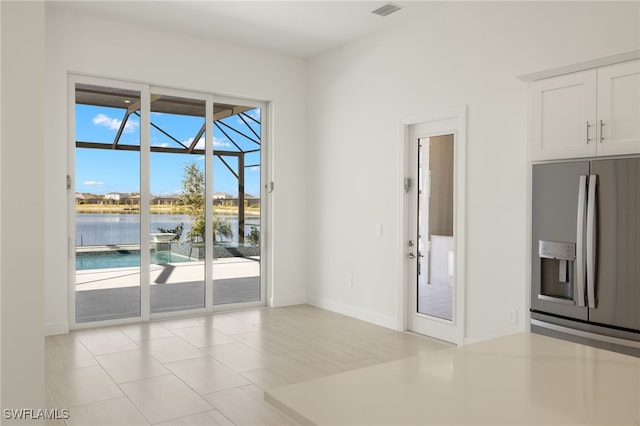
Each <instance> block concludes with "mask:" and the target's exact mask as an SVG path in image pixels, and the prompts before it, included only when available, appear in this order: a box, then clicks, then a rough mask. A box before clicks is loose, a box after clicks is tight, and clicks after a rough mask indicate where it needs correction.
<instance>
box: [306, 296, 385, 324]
mask: <svg viewBox="0 0 640 426" xmlns="http://www.w3.org/2000/svg"><path fill="white" fill-rule="evenodd" d="M307 303H308V304H310V305H313V306H317V307H318V308H322V309H326V310H328V311H332V312H337V313H339V314H342V315H346V316H349V317H352V318H356V319H359V320H362V321H366V322H370V323H372V324H376V325H379V326H381V327H385V328H389V329H391V330H397V319H396V318H394V317H393V316H388V315H381V314H379V313H377V312H374V311H369V310H366V309H359V308H354V307H353V306H351V305H345V304H343V303H339V302H334V301H331V300H327V299H323V298H320V297H315V296H312V297H308V298H307Z"/></svg>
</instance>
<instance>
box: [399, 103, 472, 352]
mask: <svg viewBox="0 0 640 426" xmlns="http://www.w3.org/2000/svg"><path fill="white" fill-rule="evenodd" d="M465 123H466V110H465V108H464V107H461V108H456V109H452V110H447V111H442V112H437V113H433V114H427V115H423V116H419V117H412V118H411V119H407V120H406V121H404V122H403V124H402V134H403V138H402V150H403V153H404V163H403V170H404V190H405V191H404V200H403V215H402V217H403V228H404V234H403V240H402V243H401V244H402V247H404V249H403V250H402V256H403V265H404V267H403V274H404V286H403V288H402V300H403V301H404V303H403V313H402V318H401V321H402V324H403V328H404V329H406V330H410V331H413V332H416V333H419V334H424V335H427V336H430V337H434V338H437V339H441V340H445V341H447V342H451V343H456V344H462V343H463V340H464V282H465V279H464V278H465V268H464V259H465V244H464V228H465V208H464V206H465V198H464V194H465V144H466V136H465V135H466V125H465Z"/></svg>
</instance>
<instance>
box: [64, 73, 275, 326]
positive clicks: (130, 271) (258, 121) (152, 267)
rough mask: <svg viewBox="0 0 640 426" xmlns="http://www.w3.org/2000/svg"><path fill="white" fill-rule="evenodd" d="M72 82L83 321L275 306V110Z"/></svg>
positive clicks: (75, 299) (74, 227) (75, 307)
mask: <svg viewBox="0 0 640 426" xmlns="http://www.w3.org/2000/svg"><path fill="white" fill-rule="evenodd" d="M72 81H73V85H72V86H73V94H72V99H73V102H72V103H73V106H72V117H73V135H74V136H73V150H72V152H71V156H72V158H73V161H72V164H74V169H73V170H71V171H70V176H72V178H70V182H74V184H73V185H71V184H70V185H69V189H70V190H72V189H73V191H74V193H75V196H74V200H73V208H72V219H71V220H70V228H71V236H70V240H71V241H73V242H74V244H73V247H74V250H72V253H71V254H72V262H71V266H70V269H71V270H72V271H73V273H72V281H73V282H72V287H73V291H72V292H71V293H72V324H82V323H92V322H96V321H111V320H115V321H120V320H124V319H127V318H142V319H148V318H149V317H150V316H151V315H156V316H157V315H163V314H167V313H171V312H185V311H195V310H200V311H211V310H213V307H214V305H217V306H220V305H225V306H230V305H234V306H237V305H239V304H241V305H242V306H256V305H261V304H264V300H266V297H265V286H264V283H263V280H262V277H263V275H264V274H263V273H262V270H263V268H262V262H261V259H263V256H262V255H263V253H262V248H263V244H262V243H261V241H260V233H261V232H260V231H261V230H262V229H263V225H264V223H266V222H265V217H264V215H263V214H261V205H262V195H263V194H262V182H263V181H264V172H265V170H264V167H262V158H263V155H264V150H263V147H264V143H263V142H264V141H263V139H264V138H263V135H264V134H265V132H264V129H263V126H262V117H263V115H264V109H265V106H264V105H263V104H261V103H258V102H250V101H237V102H236V101H234V100H229V99H224V100H220V101H218V99H217V98H215V97H214V96H213V95H208V94H201V93H192V92H183V91H177V90H174V89H164V88H158V87H151V86H148V85H144V84H137V85H136V84H133V83H124V82H113V81H103V80H99V79H92V78H88V77H86V78H82V77H76V78H72ZM72 186H73V188H72Z"/></svg>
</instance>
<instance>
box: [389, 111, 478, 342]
mask: <svg viewBox="0 0 640 426" xmlns="http://www.w3.org/2000/svg"><path fill="white" fill-rule="evenodd" d="M417 125H420V126H421V128H424V129H427V131H428V133H429V134H425V135H424V136H435V135H441V134H454V135H455V139H454V140H455V142H454V201H453V211H454V220H453V229H454V232H453V233H454V252H455V260H454V285H453V288H454V301H455V302H454V306H453V316H454V320H453V321H452V322H450V321H442V320H440V321H438V320H436V319H434V320H433V321H431V323H432V324H433V327H432V332H430V335H431V337H434V338H438V339H442V340H446V341H450V342H452V343H455V344H457V345H462V344H463V343H464V335H465V284H466V267H465V266H466V146H467V137H466V127H467V111H466V106H459V107H454V108H449V109H445V110H439V111H434V112H431V113H426V114H420V115H414V116H410V117H405V118H404V119H402V120H401V121H400V138H399V155H398V158H399V162H400V164H399V166H400V167H399V170H400V178H399V182H401V183H402V190H401V191H400V194H401V195H400V197H399V202H398V206H399V207H398V217H399V218H400V220H399V224H400V229H399V232H398V241H397V244H398V251H397V252H398V256H399V259H398V264H399V265H400V266H399V282H400V283H401V285H400V286H399V297H398V301H399V307H398V312H399V317H398V324H399V328H400V329H401V330H407V329H408V325H409V316H410V315H413V313H414V311H415V308H412V307H411V306H410V299H411V295H412V293H411V292H412V286H413V285H414V283H415V280H416V274H415V269H414V268H413V267H412V266H415V261H409V259H408V254H409V252H410V247H409V246H408V241H409V240H411V239H414V237H413V236H411V235H410V232H411V226H410V223H409V217H410V216H409V213H410V212H409V209H410V205H411V204H410V202H409V200H410V197H411V195H412V194H415V193H414V192H413V190H411V191H409V192H407V191H406V190H405V189H404V184H405V179H406V178H407V177H409V172H410V168H409V158H410V155H411V152H410V149H411V146H412V144H411V136H410V135H411V130H412V128H413V127H414V126H417Z"/></svg>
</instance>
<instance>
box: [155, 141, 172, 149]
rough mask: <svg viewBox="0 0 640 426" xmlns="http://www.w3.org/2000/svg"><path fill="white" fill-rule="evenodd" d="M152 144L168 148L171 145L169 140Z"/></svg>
mask: <svg viewBox="0 0 640 426" xmlns="http://www.w3.org/2000/svg"><path fill="white" fill-rule="evenodd" d="M151 146H159V147H160V148H167V147H168V146H169V142H163V143H154V144H151Z"/></svg>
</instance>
